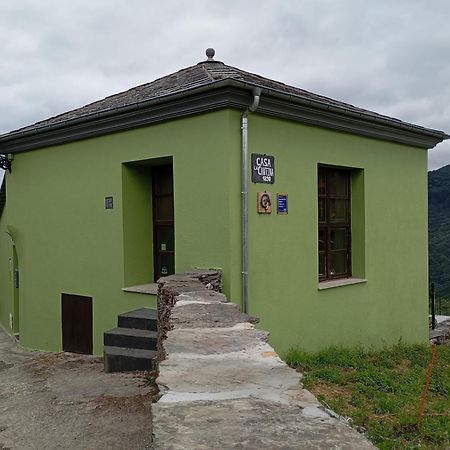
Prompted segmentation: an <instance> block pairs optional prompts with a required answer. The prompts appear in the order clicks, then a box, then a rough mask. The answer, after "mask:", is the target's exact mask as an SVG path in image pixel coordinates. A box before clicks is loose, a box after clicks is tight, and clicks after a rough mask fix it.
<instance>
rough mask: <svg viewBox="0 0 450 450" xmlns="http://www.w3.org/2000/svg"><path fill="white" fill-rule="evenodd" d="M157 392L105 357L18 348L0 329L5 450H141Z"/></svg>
mask: <svg viewBox="0 0 450 450" xmlns="http://www.w3.org/2000/svg"><path fill="white" fill-rule="evenodd" d="M152 394H153V393H152V389H151V387H150V386H149V385H148V383H146V380H145V378H143V376H142V374H141V375H136V374H135V375H130V374H106V373H104V372H103V361H102V359H101V358H95V357H92V356H83V355H75V354H70V353H47V352H32V351H27V350H24V349H22V348H20V347H19V346H18V345H17V344H16V342H15V341H14V340H13V339H12V338H11V337H10V336H8V335H7V334H6V333H5V332H4V331H3V330H2V329H1V328H0V449H20V450H26V449H46V450H51V449H86V450H87V449H91V450H96V449H120V450H123V449H139V450H141V449H144V448H150V442H151V432H152V429H151V400H152Z"/></svg>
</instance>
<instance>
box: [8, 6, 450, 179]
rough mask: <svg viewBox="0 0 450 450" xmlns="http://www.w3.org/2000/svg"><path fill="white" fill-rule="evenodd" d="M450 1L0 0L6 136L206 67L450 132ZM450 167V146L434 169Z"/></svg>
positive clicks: (433, 159) (440, 150)
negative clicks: (210, 56) (210, 61)
mask: <svg viewBox="0 0 450 450" xmlns="http://www.w3.org/2000/svg"><path fill="white" fill-rule="evenodd" d="M449 19H450V1H448V0H433V1H432V2H426V1H424V0H394V1H393V0H377V1H373V2H366V1H361V0H310V1H304V0H290V1H282V0H277V1H271V0H256V1H254V0H247V1H245V2H244V1H239V0H227V1H219V0H217V1H214V0H207V1H206V0H199V1H196V0H192V1H191V2H186V1H171V0H166V1H151V0H146V1H145V0H129V1H128V2H125V1H123V0H120V1H119V0H73V1H61V0H39V1H36V0H14V1H7V0H1V1H0V42H1V44H0V133H5V132H8V131H11V130H14V129H16V128H19V127H22V126H25V125H28V124H31V123H34V122H36V121H38V120H42V119H45V118H48V117H50V116H53V115H56V114H58V113H61V112H64V111H67V110H69V109H73V108H76V107H79V106H82V105H84V104H86V103H89V102H92V101H95V100H98V99H101V98H103V97H105V96H107V95H111V94H114V93H116V92H120V91H123V90H126V89H129V88H130V87H133V86H136V85H138V84H142V83H145V82H148V81H152V80H154V79H156V78H158V77H161V76H164V75H167V74H169V73H171V72H174V71H176V70H179V69H181V68H184V67H187V66H190V65H193V64H196V63H197V62H199V61H201V60H204V59H205V54H204V52H205V49H206V48H207V47H214V48H215V50H216V58H215V59H218V60H220V61H223V62H225V63H226V64H229V65H232V66H237V67H239V68H241V69H244V70H248V71H251V72H255V73H258V74H260V75H263V76H266V77H269V78H273V79H276V80H279V81H282V82H285V83H288V84H291V85H294V86H297V87H301V88H303V89H307V90H309V91H312V92H315V93H318V94H322V95H326V96H329V97H332V98H335V99H337V100H342V101H345V102H348V103H352V104H354V105H356V106H359V107H363V108H367V109H370V110H373V111H376V112H379V113H382V114H386V115H389V116H393V117H397V118H399V119H402V120H405V121H408V122H413V123H416V124H419V125H423V126H426V127H430V128H435V129H438V130H443V131H446V132H447V133H450V26H449ZM447 164H450V142H449V141H446V142H444V143H443V144H440V145H438V146H437V147H436V148H435V149H434V150H432V151H430V152H429V169H436V168H439V167H441V166H443V165H447ZM1 176H2V175H0V177H1Z"/></svg>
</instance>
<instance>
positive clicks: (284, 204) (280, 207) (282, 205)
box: [277, 192, 288, 214]
mask: <svg viewBox="0 0 450 450" xmlns="http://www.w3.org/2000/svg"><path fill="white" fill-rule="evenodd" d="M287 213H288V195H287V194H286V193H285V192H280V193H279V194H277V214H287Z"/></svg>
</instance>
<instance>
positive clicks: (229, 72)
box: [16, 61, 422, 132]
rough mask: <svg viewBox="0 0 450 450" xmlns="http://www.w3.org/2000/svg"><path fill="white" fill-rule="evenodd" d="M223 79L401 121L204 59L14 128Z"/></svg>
mask: <svg viewBox="0 0 450 450" xmlns="http://www.w3.org/2000/svg"><path fill="white" fill-rule="evenodd" d="M226 79H230V80H235V81H240V82H243V83H246V84H249V85H253V86H255V87H261V88H263V89H264V88H265V89H270V90H271V91H277V92H279V93H284V94H289V95H292V96H295V97H300V98H303V99H306V100H311V101H314V102H318V103H322V104H323V105H329V106H334V107H338V108H342V109H343V110H345V111H351V112H355V113H359V114H367V115H371V116H374V115H375V116H378V117H384V118H386V119H389V120H391V121H395V122H397V123H402V121H401V120H398V119H394V118H392V117H387V116H383V115H381V114H377V113H374V112H372V111H369V110H366V109H362V108H358V107H356V106H353V105H350V104H348V103H344V102H340V101H337V100H333V99H331V98H328V97H324V96H322V95H317V94H313V93H311V92H308V91H305V90H304V89H300V88H297V87H294V86H289V85H287V84H284V83H281V82H279V81H274V80H270V79H268V78H265V77H262V76H260V75H256V74H253V73H250V72H246V71H244V70H241V69H237V68H236V67H232V66H228V65H226V64H224V63H222V62H219V61H214V62H207V61H205V62H202V63H198V64H197V65H195V66H191V67H188V68H186V69H182V70H180V71H178V72H175V73H173V74H170V75H167V76H164V77H162V78H159V79H157V80H155V81H152V82H150V83H145V84H142V85H140V86H136V87H134V88H132V89H129V90H128V91H124V92H121V93H119V94H114V95H111V96H109V97H106V98H104V99H103V100H99V101H96V102H94V103H90V104H88V105H86V106H83V107H81V108H77V109H74V110H72V111H69V112H66V113H63V114H59V115H57V116H55V117H52V118H50V119H47V120H43V121H41V122H37V123H35V124H34V125H30V126H27V127H24V128H21V129H19V130H16V131H21V132H23V131H27V130H36V128H40V127H46V126H48V125H53V124H57V123H61V122H67V121H70V120H72V119H79V118H82V117H85V116H91V115H93V114H95V115H96V114H99V113H102V112H105V111H111V110H116V109H120V108H122V107H126V106H130V105H137V104H139V103H141V102H146V101H149V100H155V99H158V98H163V97H166V96H170V95H173V94H177V93H180V92H185V91H188V90H190V89H195V88H199V87H202V86H207V85H211V84H213V83H215V82H217V81H221V80H226ZM418 128H419V127H418ZM420 128H422V127H420Z"/></svg>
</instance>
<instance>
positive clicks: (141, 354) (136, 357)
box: [104, 346, 156, 373]
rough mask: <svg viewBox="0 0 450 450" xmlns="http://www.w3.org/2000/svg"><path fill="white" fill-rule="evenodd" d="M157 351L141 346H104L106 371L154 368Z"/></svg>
mask: <svg viewBox="0 0 450 450" xmlns="http://www.w3.org/2000/svg"><path fill="white" fill-rule="evenodd" d="M155 357H156V352H155V351H154V350H144V349H140V348H122V347H111V346H105V347H104V362H105V372H108V373H110V372H133V371H136V370H154V369H155V368H156V363H155V361H156V359H155Z"/></svg>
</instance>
